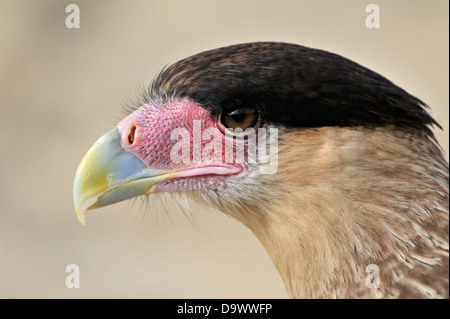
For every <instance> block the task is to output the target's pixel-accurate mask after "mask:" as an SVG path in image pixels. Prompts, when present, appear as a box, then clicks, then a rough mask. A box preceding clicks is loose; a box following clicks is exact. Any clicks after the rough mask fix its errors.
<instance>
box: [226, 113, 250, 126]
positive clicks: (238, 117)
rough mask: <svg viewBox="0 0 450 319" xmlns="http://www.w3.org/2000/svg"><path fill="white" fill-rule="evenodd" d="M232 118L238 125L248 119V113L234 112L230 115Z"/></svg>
mask: <svg viewBox="0 0 450 319" xmlns="http://www.w3.org/2000/svg"><path fill="white" fill-rule="evenodd" d="M229 116H230V117H232V119H233V121H235V122H237V123H242V122H244V121H245V119H246V118H247V116H248V115H247V114H246V113H241V112H236V111H235V112H232V113H230V115H229Z"/></svg>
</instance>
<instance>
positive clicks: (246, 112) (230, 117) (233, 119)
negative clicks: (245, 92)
mask: <svg viewBox="0 0 450 319" xmlns="http://www.w3.org/2000/svg"><path fill="white" fill-rule="evenodd" d="M259 121H260V116H259V112H258V111H257V110H255V109H253V108H249V107H242V108H237V109H234V110H232V111H231V112H227V113H222V115H221V116H220V122H221V123H222V125H223V126H225V128H228V129H233V130H234V129H242V130H243V131H244V130H246V129H247V128H249V127H255V126H256V125H257V124H258V123H259Z"/></svg>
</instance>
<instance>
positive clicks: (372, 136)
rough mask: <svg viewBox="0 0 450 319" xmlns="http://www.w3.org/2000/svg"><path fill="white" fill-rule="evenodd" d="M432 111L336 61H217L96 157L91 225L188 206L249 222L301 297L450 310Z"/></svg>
mask: <svg viewBox="0 0 450 319" xmlns="http://www.w3.org/2000/svg"><path fill="white" fill-rule="evenodd" d="M427 108H428V106H427V105H426V104H425V103H424V102H422V101H421V100H419V99H418V98H416V97H414V96H412V95H411V94H409V93H408V92H406V91H405V90H403V89H401V88H400V87H398V86H397V85H395V84H394V83H392V82H391V81H389V80H388V79H386V78H384V77H383V76H381V75H379V74H378V73H375V72H373V71H371V70H369V69H367V68H365V67H363V66H361V65H359V64H357V63H355V62H353V61H351V60H349V59H346V58H344V57H342V56H339V55H337V54H333V53H330V52H326V51H323V50H318V49H312V48H308V47H304V46H300V45H296V44H288V43H277V42H256V43H246V44H237V45H232V46H228V47H223V48H219V49H214V50H210V51H206V52H202V53H199V54H196V55H194V56H191V57H188V58H186V59H183V60H181V61H179V62H176V63H175V64H173V65H170V66H169V67H167V68H165V69H163V70H162V71H161V72H160V73H159V74H158V76H157V77H156V79H155V80H154V81H153V84H152V85H151V86H150V89H149V90H148V92H146V94H145V96H144V97H143V100H142V101H141V103H140V104H139V105H138V106H137V107H136V108H135V109H133V110H131V111H130V114H129V115H128V116H126V117H125V118H124V119H123V120H121V121H120V122H119V123H118V125H117V127H116V128H113V129H112V130H111V131H110V132H108V133H107V134H105V135H104V136H102V137H101V138H100V139H99V140H98V141H97V142H96V143H95V144H94V145H93V146H92V148H91V149H90V150H89V151H88V153H87V154H86V155H85V157H84V158H83V160H82V161H81V163H80V166H79V167H78V170H77V172H76V176H75V181H74V205H75V210H76V212H77V216H78V218H79V220H80V221H81V222H82V223H83V224H84V222H85V212H86V211H87V210H90V209H94V208H99V207H103V206H106V205H110V204H113V203H116V202H119V201H123V200H126V199H129V198H133V197H137V196H151V194H153V193H158V192H171V193H182V194H186V196H189V197H191V198H193V199H195V200H197V201H199V202H203V203H205V205H210V206H212V207H215V208H217V209H218V210H220V211H222V212H223V213H225V214H227V215H229V216H232V217H233V218H235V219H237V220H238V221H240V222H242V223H243V224H244V225H246V226H247V227H248V228H249V229H250V230H251V231H252V232H253V233H254V234H255V235H256V236H257V238H258V239H259V240H260V241H261V243H262V245H263V246H264V247H265V248H266V250H267V252H268V253H269V255H270V257H271V258H272V260H273V263H274V265H275V266H276V268H277V269H278V271H279V273H280V275H281V277H282V279H283V281H284V283H285V286H286V289H287V291H288V292H289V295H290V296H291V297H292V298H448V297H449V293H448V286H449V281H448V275H449V263H448V253H449V245H448V237H449V227H448V226H449V185H448V184H449V180H448V163H447V162H446V160H445V159H444V156H443V154H442V150H441V148H440V146H439V145H438V142H437V141H436V139H435V137H434V135H433V131H432V128H433V126H437V127H440V126H439V124H438V123H437V122H436V121H435V120H434V119H433V118H432V117H431V116H430V114H429V113H428V112H427ZM148 213H151V212H148ZM372 270H373V271H372Z"/></svg>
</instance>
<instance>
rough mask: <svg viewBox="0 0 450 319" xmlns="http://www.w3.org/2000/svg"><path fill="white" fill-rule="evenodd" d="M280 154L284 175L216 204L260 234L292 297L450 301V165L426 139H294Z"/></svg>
mask: <svg viewBox="0 0 450 319" xmlns="http://www.w3.org/2000/svg"><path fill="white" fill-rule="evenodd" d="M417 134H418V135H417ZM279 148H280V149H279V170H278V172H277V174H276V175H275V176H264V175H260V176H259V179H258V183H259V187H257V188H256V187H252V185H247V187H242V185H241V187H240V188H239V189H234V190H233V187H232V186H231V185H230V187H228V190H226V191H224V194H222V195H221V200H220V202H218V201H217V199H215V197H214V196H210V197H209V199H210V201H211V202H212V203H213V204H215V205H216V206H217V207H218V208H219V209H222V210H223V211H225V212H226V213H228V214H230V215H231V216H233V217H235V218H237V219H238V220H240V221H241V222H243V223H244V224H245V225H247V226H248V227H249V228H250V229H251V230H252V231H253V232H254V233H255V234H256V236H257V237H258V238H259V239H260V241H261V242H262V243H263V245H264V246H265V247H266V249H267V251H268V252H269V254H270V255H271V257H272V259H273V261H274V263H275V265H276V267H277V268H278V270H279V272H280V274H281V276H282V278H283V280H284V282H285V284H286V287H287V289H288V291H289V293H290V295H291V296H292V297H295V298H448V285H449V282H448V272H449V264H448V252H449V251H448V248H449V247H448V236H449V229H448V225H449V216H448V211H449V191H448V164H447V163H446V162H445V160H444V159H443V157H442V154H441V152H440V150H439V149H438V148H437V146H436V145H435V143H434V142H433V141H432V140H430V138H429V137H428V136H427V135H426V134H421V133H418V132H404V131H399V130H397V129H396V128H393V127H389V126H388V127H383V128H374V129H368V128H362V127H354V128H339V127H324V128H320V129H310V130H303V131H298V130H285V131H283V132H282V133H281V137H280V146H279ZM249 183H250V182H249ZM245 189H247V191H243V190H245ZM224 201H225V202H226V204H225V205H224ZM372 264H374V265H377V266H378V267H379V271H380V273H379V274H380V288H369V287H368V286H367V284H366V281H367V278H368V276H369V273H368V272H366V267H367V266H368V265H372Z"/></svg>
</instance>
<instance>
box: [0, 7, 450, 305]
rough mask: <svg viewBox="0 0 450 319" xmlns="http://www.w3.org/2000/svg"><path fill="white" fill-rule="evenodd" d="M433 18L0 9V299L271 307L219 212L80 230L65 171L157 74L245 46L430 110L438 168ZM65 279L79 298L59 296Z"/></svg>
mask: <svg viewBox="0 0 450 319" xmlns="http://www.w3.org/2000/svg"><path fill="white" fill-rule="evenodd" d="M70 3H76V4H78V5H79V6H80V10H81V28H80V29H67V28H66V27H65V19H66V16H67V13H65V7H66V5H68V4H70ZM369 3H376V4H378V5H379V6H380V9H381V28H380V29H367V28H366V27H365V18H366V16H367V13H366V12H365V7H366V5H367V4H369ZM448 6H449V4H448V1H447V0H439V1H438V0H435V1H432V2H430V1H411V0H407V1H406V0H405V1H379V0H371V1H361V0H355V1H332V0H327V1H323V0H322V1H317V0H310V1H306V0H305V1H284V0H280V1H276V4H275V1H260V0H254V1H234V0H233V1H230V0H227V1H225V0H223V1H206V0H205V1H167V0H165V1H99V0H97V1H81V0H78V1H75V0H73V1H72V0H70V1H43V0H39V1H31V0H30V1H17V0H6V1H5V0H1V1H0V74H1V76H0V107H1V109H0V112H1V113H0V115H1V116H0V132H1V135H0V146H1V155H0V172H1V180H0V297H1V298H81V297H86V298H119V297H124V298H218V297H220V298H286V297H287V294H286V292H285V290H284V286H283V284H282V282H281V279H280V276H279V275H278V273H277V271H276V269H275V268H274V266H273V265H272V262H271V260H270V259H269V257H268V255H267V254H266V252H265V251H264V249H263V247H262V246H261V245H260V243H259V242H258V241H257V239H256V238H255V237H254V236H253V234H252V233H251V232H250V231H249V230H247V229H246V228H244V227H243V226H242V225H240V224H238V223H237V222H235V221H233V220H231V219H230V218H227V217H225V216H223V215H222V214H221V213H220V212H216V211H212V210H211V209H208V208H206V209H205V208H201V207H200V206H198V205H193V207H192V210H193V211H194V213H193V214H194V217H195V222H194V223H190V222H189V221H187V218H186V217H185V216H184V215H183V214H182V213H181V212H180V211H179V210H178V209H176V208H173V207H172V206H171V205H170V197H167V198H164V199H162V200H159V204H158V203H156V204H155V203H154V202H152V201H150V202H149V203H148V204H146V203H145V201H135V203H131V204H130V203H128V204H126V203H125V204H123V203H122V204H118V205H115V206H112V207H107V208H103V209H100V210H98V211H93V212H91V213H89V214H88V216H87V224H86V226H84V227H83V226H81V225H80V224H79V222H78V221H77V219H76V216H75V212H74V209H73V206H72V182H73V178H74V174H75V170H76V168H77V166H78V163H79V162H80V160H81V158H82V157H83V155H84V154H85V152H86V151H87V150H88V148H89V147H90V146H91V145H92V143H93V142H94V141H95V140H96V139H97V138H98V137H100V136H101V135H102V134H103V133H105V132H107V131H108V130H110V129H111V128H112V127H113V125H115V123H116V122H117V120H118V119H119V118H121V117H122V116H123V115H124V114H123V112H122V111H121V107H120V105H121V103H122V102H124V101H126V100H127V99H128V98H129V97H133V96H134V95H135V94H136V89H137V88H138V87H139V86H140V85H141V84H144V85H147V84H148V83H149V82H150V81H151V80H152V79H153V77H154V76H155V75H156V74H157V73H158V71H159V70H160V69H161V68H162V67H163V66H165V65H167V64H169V63H173V62H176V61H177V60H179V59H181V58H184V57H186V56H189V55H192V54H195V53H197V52H200V51H203V50H206V49H212V48H216V47H219V46H224V45H229V44H234V43H241V42H250V41H261V40H272V41H285V42H294V43H298V44H302V45H306V46H311V47H316V48H321V49H325V50H328V51H332V52H336V53H339V54H341V55H344V56H345V57H348V58H350V59H352V60H355V61H356V62H358V63H361V64H363V65H365V66H367V67H369V68H371V69H372V70H375V71H377V72H379V73H381V74H382V75H384V76H386V77H388V78H389V79H390V80H392V81H393V82H394V83H396V84H398V85H400V86H401V87H403V88H404V89H406V90H407V91H409V92H410V93H412V94H413V95H415V96H417V97H419V98H420V99H422V100H423V101H425V102H426V103H428V104H429V105H430V106H431V108H432V110H431V113H432V114H433V115H434V117H435V118H436V119H437V120H438V122H440V123H441V124H442V126H443V128H444V131H436V134H437V136H438V139H439V141H440V142H441V144H442V146H443V148H444V150H445V152H446V154H448V146H449V139H448V128H449V127H448V117H449V114H448V113H449V94H448V85H449V83H448V82H449V81H448V79H449V74H448V72H449V64H448V58H449V55H448V54H449V52H448V45H449V43H448V36H449V35H448V23H449V17H448V12H449V8H448ZM447 158H448V157H447ZM164 201H165V202H166V204H165V206H166V207H167V212H165V210H164V209H163V208H162V207H163V206H164V205H163V204H164ZM72 263H74V264H78V265H79V266H80V270H81V288H80V289H67V288H66V286H65V279H66V276H67V275H68V274H67V273H66V272H65V267H66V265H68V264H72Z"/></svg>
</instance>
